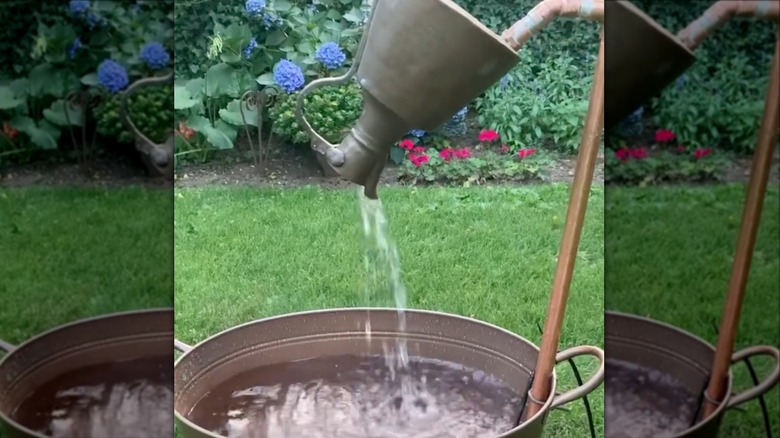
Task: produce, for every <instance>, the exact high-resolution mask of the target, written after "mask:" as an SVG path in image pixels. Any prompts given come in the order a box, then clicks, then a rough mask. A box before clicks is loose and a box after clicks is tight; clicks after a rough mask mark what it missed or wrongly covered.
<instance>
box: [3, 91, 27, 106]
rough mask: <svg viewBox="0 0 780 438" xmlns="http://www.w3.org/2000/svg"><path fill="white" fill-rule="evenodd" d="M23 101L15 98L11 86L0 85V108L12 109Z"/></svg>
mask: <svg viewBox="0 0 780 438" xmlns="http://www.w3.org/2000/svg"><path fill="white" fill-rule="evenodd" d="M23 103H24V101H23V100H19V99H17V98H16V96H15V95H14V92H13V90H12V89H11V87H8V86H0V110H10V109H14V108H16V107H18V106H20V105H21V104H23Z"/></svg>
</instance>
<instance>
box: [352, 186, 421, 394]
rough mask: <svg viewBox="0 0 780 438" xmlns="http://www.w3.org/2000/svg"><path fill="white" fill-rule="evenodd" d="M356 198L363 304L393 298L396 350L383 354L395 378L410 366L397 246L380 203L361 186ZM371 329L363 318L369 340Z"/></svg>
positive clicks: (379, 303)
mask: <svg viewBox="0 0 780 438" xmlns="http://www.w3.org/2000/svg"><path fill="white" fill-rule="evenodd" d="M358 199H359V204H360V214H361V217H362V220H363V234H364V236H365V248H366V250H365V253H364V258H363V260H364V263H365V268H366V284H365V287H364V289H363V301H364V303H365V305H366V306H372V305H374V304H378V305H386V304H387V301H388V299H389V298H392V301H393V302H394V305H395V308H396V309H397V312H398V333H399V334H400V335H399V336H398V341H397V342H396V345H395V349H394V350H392V351H388V352H387V353H388V354H386V355H385V357H386V360H387V361H388V364H387V365H388V367H389V368H390V370H391V376H392V378H393V379H395V378H396V374H397V373H396V371H404V370H408V367H409V353H408V349H407V345H406V337H405V333H406V311H405V309H406V287H405V286H404V284H403V281H402V280H401V260H400V257H399V256H398V247H397V246H396V245H395V242H393V240H392V239H391V238H390V230H389V227H388V222H387V217H385V213H384V209H383V207H382V201H380V200H379V199H369V198H367V197H366V196H364V195H363V188H362V187H360V188H359V189H358ZM370 329H371V324H370V320H369V319H368V318H366V332H367V337H368V338H369V339H370ZM404 374H405V373H404ZM404 380H405V379H404Z"/></svg>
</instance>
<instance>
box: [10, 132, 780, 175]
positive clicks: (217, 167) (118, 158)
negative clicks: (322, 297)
mask: <svg viewBox="0 0 780 438" xmlns="http://www.w3.org/2000/svg"><path fill="white" fill-rule="evenodd" d="M469 124H470V125H472V126H470V127H469V128H470V129H469V132H468V133H467V134H466V136H464V137H463V138H461V139H455V141H454V144H455V145H469V144H476V143H477V141H476V137H477V133H478V128H477V127H476V125H475V124H474V123H473V122H471V121H470V123H469ZM646 131H650V132H652V131H651V130H650V129H647V130H646ZM636 141H637V142H638V143H636V144H639V143H641V140H636ZM236 143H237V144H236V148H235V149H233V150H230V151H222V152H220V153H219V154H218V155H216V156H215V157H213V158H212V159H211V161H209V162H207V163H204V164H201V163H193V162H189V163H182V164H180V167H179V169H178V171H177V175H176V181H175V184H176V186H179V187H198V186H204V185H221V186H227V185H241V186H254V187H275V188H283V187H301V186H307V185H317V186H322V187H327V188H342V187H349V186H350V183H348V182H346V181H343V180H341V179H339V178H332V177H326V176H324V175H323V172H322V169H321V167H320V165H319V163H318V162H317V160H316V158H315V156H314V152H313V151H312V150H310V149H308V148H306V147H301V146H293V145H289V144H285V143H282V142H278V141H274V142H272V150H273V154H272V156H271V157H270V158H269V160H268V161H267V162H266V163H265V164H264V165H263V166H262V169H258V168H257V166H255V165H254V164H253V161H252V159H251V157H250V154H249V147H248V144H247V142H246V141H245V139H244V138H240V139H239V141H237V142H236ZM632 143H634V142H632ZM114 152H118V153H112V154H108V156H107V157H105V158H99V159H96V160H94V161H93V163H91V164H90V165H89V166H86V167H81V166H79V165H77V164H74V163H73V162H72V160H71V161H67V160H65V161H64V162H63V161H60V162H46V163H43V162H37V163H33V164H27V165H17V166H9V167H6V168H2V169H0V187H22V186H35V185H42V186H61V185H67V186H96V187H109V186H127V185H148V186H165V185H167V184H170V182H169V181H165V180H163V179H160V178H150V177H148V176H147V172H146V169H145V167H144V166H143V164H142V162H141V160H140V159H139V158H138V156H137V153H136V152H135V151H134V150H133V149H132V147H131V146H128V147H123V148H118V149H117V148H114ZM779 162H780V160H779V159H778V157H777V155H776V156H775V159H774V163H773V166H772V175H771V180H770V181H771V182H772V183H778V182H779V181H780V169H779V166H778V163H779ZM575 165H576V157H574V156H571V157H559V158H557V159H556V160H555V161H554V162H553V164H552V165H551V166H550V167H549V168H547V169H546V175H545V177H544V182H553V183H570V182H571V181H572V180H573V177H574V168H575ZM750 168H751V159H750V157H747V158H738V159H736V160H735V161H734V162H733V164H732V166H730V167H729V169H728V170H727V171H726V174H725V175H723V178H722V180H723V182H747V181H748V179H749V173H750ZM398 174H399V172H398V167H397V166H395V165H393V164H392V163H388V167H387V168H386V169H385V171H384V172H383V174H382V178H381V185H382V186H389V185H400V184H401V183H399V181H398ZM593 181H594V183H595V184H603V182H604V156H603V151H602V152H600V154H599V160H598V162H597V164H596V172H595V174H594V179H593ZM504 184H506V183H504ZM512 184H517V183H512Z"/></svg>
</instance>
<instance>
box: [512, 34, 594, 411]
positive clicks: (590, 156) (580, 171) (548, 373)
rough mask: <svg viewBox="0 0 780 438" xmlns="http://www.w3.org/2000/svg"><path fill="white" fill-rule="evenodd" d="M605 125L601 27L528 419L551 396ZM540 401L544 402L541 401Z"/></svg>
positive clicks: (530, 394)
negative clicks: (591, 84) (578, 251)
mask: <svg viewBox="0 0 780 438" xmlns="http://www.w3.org/2000/svg"><path fill="white" fill-rule="evenodd" d="M603 128H604V30H603V29H602V30H601V44H600V45H599V56H598V59H597V60H596V67H595V71H594V73H593V88H592V89H591V93H590V103H589V104H588V114H587V115H586V116H585V128H584V130H583V133H582V140H581V142H580V152H579V156H578V157H577V165H576V168H575V171H574V182H573V183H572V188H571V195H570V198H569V209H568V211H567V212H566V225H565V227H564V230H563V237H562V239H561V250H560V255H559V256H558V266H557V267H556V269H555V278H554V279H553V285H552V293H551V295H550V304H549V308H548V309H547V321H546V322H545V326H544V335H543V336H542V343H541V347H540V351H539V359H538V361H537V362H536V368H535V372H534V381H533V386H532V387H531V391H530V393H529V400H530V401H531V403H527V404H526V406H527V410H526V415H525V419H526V420H528V419H530V418H531V417H532V416H534V415H535V414H536V413H537V412H539V410H540V409H541V407H542V404H544V401H545V400H547V398H548V397H549V396H550V389H551V388H550V384H551V380H552V379H551V377H552V373H553V370H554V368H555V364H556V362H555V356H556V354H557V352H558V342H559V341H560V337H561V327H562V326H563V317H564V314H565V311H566V300H567V299H568V296H569V288H570V286H571V279H572V274H573V272H574V262H575V260H576V259H577V250H578V248H579V244H580V237H581V236H582V225H583V223H584V222H585V211H586V209H587V206H588V197H589V195H590V186H591V182H592V181H593V172H594V171H595V167H596V160H597V158H598V154H599V146H600V143H601V141H600V140H601V133H602V130H603ZM539 402H541V403H542V404H539Z"/></svg>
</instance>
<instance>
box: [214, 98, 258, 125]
mask: <svg viewBox="0 0 780 438" xmlns="http://www.w3.org/2000/svg"><path fill="white" fill-rule="evenodd" d="M241 105H243V102H242V101H241V100H238V99H236V100H234V101H232V102H230V103H228V106H227V108H223V109H221V110H219V117H221V118H222V120H224V121H225V122H227V123H229V124H231V125H233V126H244V125H250V126H255V127H256V126H257V125H258V120H257V116H258V112H257V109H256V108H254V109H252V110H250V109H248V108H247V107H246V106H244V117H245V118H246V122H245V121H244V117H241Z"/></svg>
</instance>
